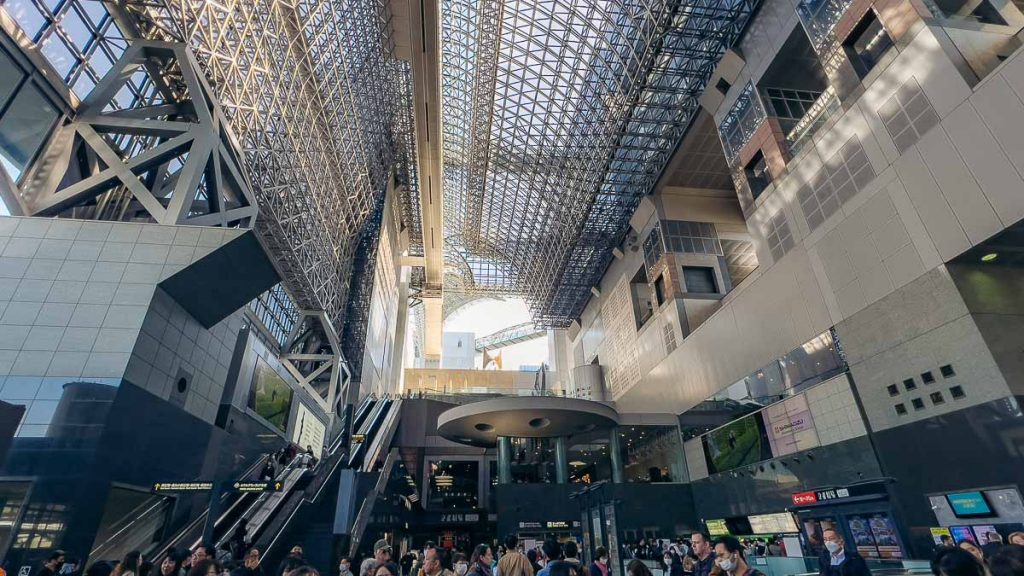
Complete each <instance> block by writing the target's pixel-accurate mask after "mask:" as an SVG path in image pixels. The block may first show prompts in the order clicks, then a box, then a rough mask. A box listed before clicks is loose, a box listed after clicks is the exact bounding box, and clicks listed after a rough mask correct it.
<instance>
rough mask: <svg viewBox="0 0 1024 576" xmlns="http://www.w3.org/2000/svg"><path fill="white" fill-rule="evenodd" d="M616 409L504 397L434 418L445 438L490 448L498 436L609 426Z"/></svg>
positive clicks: (542, 435) (569, 432)
mask: <svg viewBox="0 0 1024 576" xmlns="http://www.w3.org/2000/svg"><path fill="white" fill-rule="evenodd" d="M618 421H619V415H618V413H616V412H615V410H614V409H613V408H611V407H609V406H607V405H605V404H602V403H600V402H591V401H590V400H577V399H575V398H556V397H550V396H529V397H521V398H516V397H507V398H495V399H494V400H485V401H483V402H473V403H471V404H465V405H462V406H456V407H454V408H451V409H449V410H446V411H445V412H443V413H442V414H441V415H440V416H438V418H437V430H438V433H439V434H441V436H443V437H444V438H447V439H448V440H451V441H453V442H458V443H460V444H469V445H471V446H482V447H488V448H489V447H493V446H494V445H495V444H497V441H498V436H510V437H514V438H553V437H556V436H571V435H574V434H580V433H583V432H590V431H592V430H596V429H599V428H610V427H612V426H615V425H616V424H618Z"/></svg>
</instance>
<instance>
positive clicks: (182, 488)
mask: <svg viewBox="0 0 1024 576" xmlns="http://www.w3.org/2000/svg"><path fill="white" fill-rule="evenodd" d="M210 490H213V482H157V483H155V484H153V492H209V491H210Z"/></svg>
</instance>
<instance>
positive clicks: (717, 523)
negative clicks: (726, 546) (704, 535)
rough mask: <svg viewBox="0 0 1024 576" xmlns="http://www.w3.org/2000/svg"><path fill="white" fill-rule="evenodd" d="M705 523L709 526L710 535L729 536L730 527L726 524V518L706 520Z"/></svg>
mask: <svg viewBox="0 0 1024 576" xmlns="http://www.w3.org/2000/svg"><path fill="white" fill-rule="evenodd" d="M704 524H706V525H707V527H708V535H710V536H728V535H729V528H727V527H726V526H725V519H717V520H705V521H704Z"/></svg>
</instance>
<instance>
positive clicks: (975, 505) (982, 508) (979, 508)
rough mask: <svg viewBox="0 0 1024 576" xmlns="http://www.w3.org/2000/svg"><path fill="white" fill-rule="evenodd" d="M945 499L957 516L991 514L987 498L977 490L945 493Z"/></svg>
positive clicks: (977, 516)
mask: <svg viewBox="0 0 1024 576" xmlns="http://www.w3.org/2000/svg"><path fill="white" fill-rule="evenodd" d="M946 500H947V501H948V502H949V507H950V508H952V509H953V515H954V516H956V517H957V518H981V517H985V516H992V507H991V506H989V505H988V499H987V498H985V495H984V494H983V493H981V492H980V491H978V490H974V491H971V492H956V493H953V494H946Z"/></svg>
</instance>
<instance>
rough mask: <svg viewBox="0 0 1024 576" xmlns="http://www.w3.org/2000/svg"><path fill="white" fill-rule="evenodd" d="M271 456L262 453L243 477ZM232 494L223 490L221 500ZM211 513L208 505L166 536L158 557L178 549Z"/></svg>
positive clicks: (251, 472) (241, 496)
mask: <svg viewBox="0 0 1024 576" xmlns="http://www.w3.org/2000/svg"><path fill="white" fill-rule="evenodd" d="M269 456H270V454H261V455H260V457H259V458H257V459H256V461H255V462H254V463H253V465H252V466H250V467H249V468H247V469H246V470H245V471H243V472H242V474H241V477H242V478H249V477H250V476H252V475H253V474H255V473H256V471H257V470H258V469H259V468H260V467H262V466H263V463H264V462H266V461H267V458H268V457H269ZM231 495H232V493H230V492H222V493H221V495H220V498H221V501H223V500H224V499H225V498H227V497H229V496H231ZM238 496H239V497H238V498H237V499H236V500H235V501H234V502H232V503H231V505H230V506H229V507H228V508H227V509H226V510H225V511H224V512H223V514H221V515H220V517H219V518H218V519H217V520H216V521H215V522H214V527H216V525H217V523H219V522H220V521H221V519H223V518H224V516H226V515H227V514H229V513H230V512H231V511H232V510H234V508H235V506H237V505H238V503H239V502H241V501H242V499H243V497H244V496H245V495H244V494H239V495H238ZM209 513H210V507H209V506H207V507H206V509H205V510H204V511H203V512H202V514H199V515H198V516H197V517H196V518H195V519H194V520H192V521H191V522H189V523H187V524H185V526H182V527H181V529H179V530H178V531H177V532H176V533H175V534H174V535H173V536H172V537H171V538H169V539H166V538H165V539H164V540H163V541H162V542H161V543H160V545H159V546H158V547H157V548H156V549H157V550H160V551H161V552H160V556H159V558H158V559H161V560H162V558H163V556H165V555H166V553H167V551H168V550H170V549H172V548H173V549H177V548H178V545H179V544H180V543H181V541H182V540H184V539H185V538H186V537H187V536H188V533H189V532H191V531H192V530H194V529H195V528H196V526H198V525H200V524H203V523H205V522H206V517H207V516H208V515H209ZM200 539H201V538H200ZM190 550H191V548H190Z"/></svg>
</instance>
